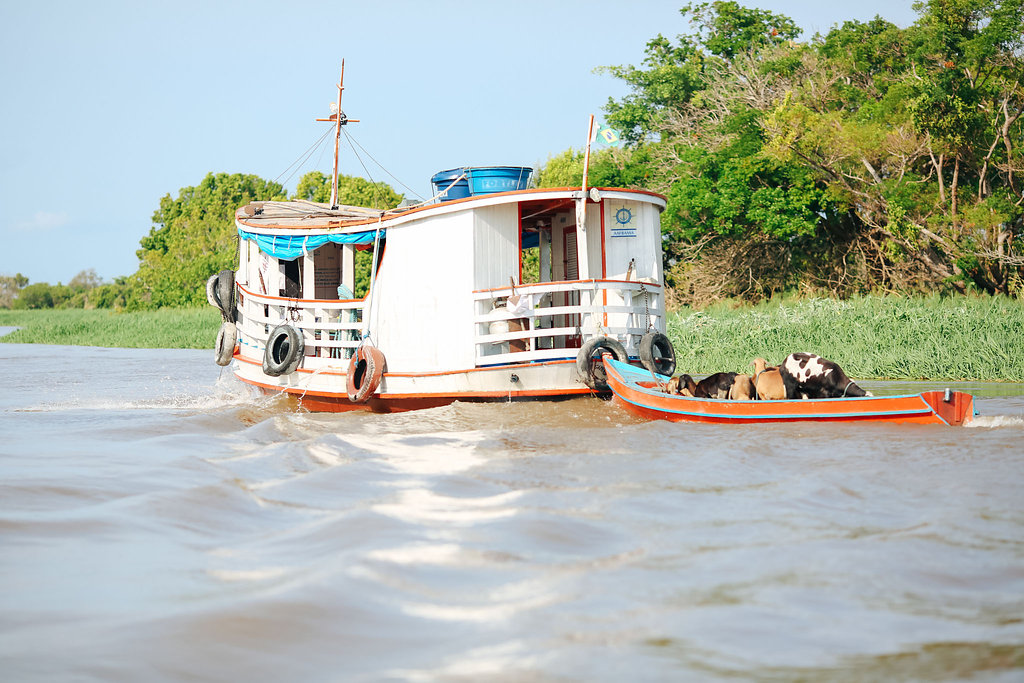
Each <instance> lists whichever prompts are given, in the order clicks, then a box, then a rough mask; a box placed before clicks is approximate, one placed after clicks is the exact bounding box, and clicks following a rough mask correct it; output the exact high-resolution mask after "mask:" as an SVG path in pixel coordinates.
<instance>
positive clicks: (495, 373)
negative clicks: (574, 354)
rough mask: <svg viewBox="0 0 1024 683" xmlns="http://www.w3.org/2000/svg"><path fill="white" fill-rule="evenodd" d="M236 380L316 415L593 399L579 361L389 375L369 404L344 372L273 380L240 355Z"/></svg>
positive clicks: (303, 372) (294, 374)
mask: <svg viewBox="0 0 1024 683" xmlns="http://www.w3.org/2000/svg"><path fill="white" fill-rule="evenodd" d="M234 361H235V367H234V372H235V376H236V377H238V379H240V380H241V381H243V382H245V383H246V384H249V385H252V386H254V387H256V388H258V389H259V390H260V391H261V392H263V393H264V394H267V395H273V394H281V393H284V394H287V395H288V396H290V397H292V398H293V399H294V400H295V401H297V403H298V405H300V406H301V407H303V408H305V409H307V410H310V411H313V412H347V411H350V410H369V411H373V412H379V413H392V412H403V411H408V410H422V409H425V408H436V407H440V406H445V405H448V404H450V403H454V402H455V401H465V402H511V401H553V400H563V399H569V398H578V397H582V396H590V395H594V392H593V391H591V390H590V389H589V388H588V387H587V386H586V385H584V384H582V383H580V382H579V381H578V380H577V379H576V376H575V367H576V363H575V360H560V361H551V362H547V363H524V364H514V365H502V366H497V367H491V368H474V369H471V370H462V371H447V372H422V373H413V372H385V373H384V376H383V378H382V381H381V384H380V388H379V390H378V391H377V392H375V393H374V395H373V396H371V397H370V398H369V399H368V400H367V401H366V402H365V403H354V402H352V401H350V400H349V398H348V393H347V391H346V380H347V373H346V371H345V370H344V369H342V368H330V369H321V370H317V371H310V370H306V369H304V368H299V369H298V370H296V371H295V372H292V373H290V374H288V375H283V376H280V377H269V376H267V375H265V374H264V373H263V371H262V367H261V364H260V362H259V361H257V360H255V359H253V358H249V357H246V356H245V355H243V354H241V353H239V352H236V353H235V356H234Z"/></svg>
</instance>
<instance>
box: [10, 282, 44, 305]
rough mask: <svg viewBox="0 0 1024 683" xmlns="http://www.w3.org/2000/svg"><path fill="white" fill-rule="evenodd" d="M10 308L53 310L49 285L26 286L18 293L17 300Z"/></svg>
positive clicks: (42, 283) (41, 283)
mask: <svg viewBox="0 0 1024 683" xmlns="http://www.w3.org/2000/svg"><path fill="white" fill-rule="evenodd" d="M11 307H12V308H17V309H26V308H29V309H36V308H53V293H52V291H51V288H50V283H48V282H36V283H34V284H31V285H26V286H25V287H24V288H22V290H21V292H19V293H18V298H17V299H15V300H14V303H13V305H12V306H11Z"/></svg>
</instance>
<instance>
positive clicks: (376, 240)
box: [353, 215, 384, 357]
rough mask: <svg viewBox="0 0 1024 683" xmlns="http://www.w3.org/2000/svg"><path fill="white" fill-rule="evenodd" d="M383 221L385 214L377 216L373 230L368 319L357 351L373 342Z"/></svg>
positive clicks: (367, 307) (367, 295)
mask: <svg viewBox="0 0 1024 683" xmlns="http://www.w3.org/2000/svg"><path fill="white" fill-rule="evenodd" d="M383 221H384V216H383V215H381V216H378V217H377V229H376V230H374V232H373V260H372V261H371V263H370V291H369V292H367V294H366V299H367V302H366V320H365V321H364V324H363V338H362V339H361V340H360V342H359V346H357V347H356V350H357V351H358V350H359V347H361V346H363V344H365V343H367V342H369V343H371V344H372V343H373V340H372V338H371V335H372V333H371V331H370V327H371V324H372V322H373V311H374V302H375V301H376V298H377V296H376V294H377V287H376V284H377V266H378V263H377V254H378V249H379V248H380V234H381V232H382V230H381V227H380V226H381V223H382V222H383ZM353 357H355V355H353Z"/></svg>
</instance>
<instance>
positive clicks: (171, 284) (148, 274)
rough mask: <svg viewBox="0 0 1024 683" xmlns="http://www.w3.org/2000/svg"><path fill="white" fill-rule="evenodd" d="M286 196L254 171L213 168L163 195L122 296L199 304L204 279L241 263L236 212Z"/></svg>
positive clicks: (134, 302) (140, 303)
mask: <svg viewBox="0 0 1024 683" xmlns="http://www.w3.org/2000/svg"><path fill="white" fill-rule="evenodd" d="M274 199H284V188H283V187H282V186H281V185H279V184H277V183H274V182H269V181H266V180H263V179H261V178H258V177H257V176H254V175H242V174H239V173H235V174H231V175H229V174H227V173H217V174H213V173H210V174H208V175H207V176H206V178H204V179H203V181H202V182H201V183H200V184H199V185H197V186H196V187H185V188H182V189H181V190H180V192H179V193H178V196H177V198H172V197H171V196H170V195H169V194H168V195H165V196H164V197H163V199H161V200H160V208H159V209H158V210H157V211H156V212H155V213H154V214H153V223H154V225H153V228H152V229H151V230H150V231H149V234H148V235H146V236H145V237H143V238H142V240H141V243H140V244H141V247H142V248H141V249H139V251H137V252H136V253H137V254H138V257H139V262H140V263H139V269H138V271H137V272H136V273H135V274H134V275H133V276H132V277H131V278H130V281H129V282H128V283H127V286H126V287H125V289H124V291H123V292H122V294H121V296H124V298H125V300H126V304H127V306H128V307H129V308H157V307H160V306H196V305H201V304H203V303H205V302H206V280H207V279H208V278H209V277H210V275H212V274H214V273H216V272H218V271H219V270H222V269H225V268H230V269H233V268H235V267H236V265H237V240H238V236H237V232H236V229H235V222H234V217H235V211H236V210H237V209H238V208H239V207H240V206H244V205H245V204H248V203H249V202H251V201H262V200H274Z"/></svg>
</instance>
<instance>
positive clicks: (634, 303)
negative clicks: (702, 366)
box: [473, 280, 665, 366]
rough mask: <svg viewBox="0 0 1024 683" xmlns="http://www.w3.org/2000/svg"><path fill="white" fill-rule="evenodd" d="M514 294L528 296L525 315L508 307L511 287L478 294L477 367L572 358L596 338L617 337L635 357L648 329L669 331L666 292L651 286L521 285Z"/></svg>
mask: <svg viewBox="0 0 1024 683" xmlns="http://www.w3.org/2000/svg"><path fill="white" fill-rule="evenodd" d="M514 294H515V295H518V296H520V297H528V304H529V305H528V306H527V307H526V310H525V312H510V310H509V307H508V306H507V304H506V303H505V302H507V300H508V297H510V296H513V288H512V287H499V288H496V289H487V290H481V291H478V292H474V293H473V299H474V305H475V307H476V309H475V312H474V313H475V315H474V318H473V323H474V326H475V328H476V330H475V334H474V343H475V344H476V364H477V365H478V366H479V365H498V364H502V363H523V362H529V361H539V360H552V359H558V358H567V357H573V356H575V353H576V352H575V351H574V350H573V349H577V348H579V346H580V345H581V343H582V341H583V340H584V339H585V338H586V339H589V338H590V337H592V336H594V335H603V336H609V337H613V338H615V339H617V340H618V341H619V342H621V343H622V345H623V346H624V347H625V348H626V352H627V353H628V354H629V355H631V356H636V355H638V353H639V344H640V339H641V337H643V335H644V334H645V333H646V332H647V331H648V330H650V329H655V330H658V331H661V332H664V331H665V313H664V302H663V300H662V289H661V286H660V285H656V284H652V283H649V282H636V281H625V280H575V281H569V282H541V283H539V284H530V285H521V286H517V287H515V288H514ZM506 324H507V325H508V331H505V325H506Z"/></svg>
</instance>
